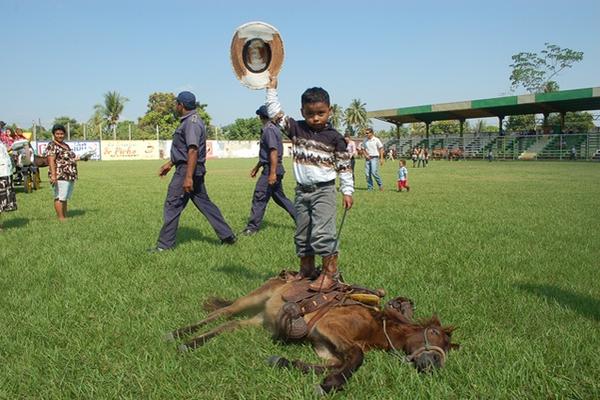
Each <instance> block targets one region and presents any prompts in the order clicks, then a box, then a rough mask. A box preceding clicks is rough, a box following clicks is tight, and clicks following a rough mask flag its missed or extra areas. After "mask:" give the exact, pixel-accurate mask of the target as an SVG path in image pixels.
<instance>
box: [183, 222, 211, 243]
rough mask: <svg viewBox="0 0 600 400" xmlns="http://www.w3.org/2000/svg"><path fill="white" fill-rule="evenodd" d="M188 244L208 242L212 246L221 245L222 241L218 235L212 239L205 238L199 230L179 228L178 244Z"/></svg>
mask: <svg viewBox="0 0 600 400" xmlns="http://www.w3.org/2000/svg"><path fill="white" fill-rule="evenodd" d="M186 242H206V243H210V244H218V245H220V244H221V241H220V240H219V238H218V237H217V236H216V235H213V236H211V237H207V236H204V235H203V234H202V233H201V232H200V231H199V230H198V229H196V228H188V227H185V226H183V227H179V229H177V243H178V244H182V243H186Z"/></svg>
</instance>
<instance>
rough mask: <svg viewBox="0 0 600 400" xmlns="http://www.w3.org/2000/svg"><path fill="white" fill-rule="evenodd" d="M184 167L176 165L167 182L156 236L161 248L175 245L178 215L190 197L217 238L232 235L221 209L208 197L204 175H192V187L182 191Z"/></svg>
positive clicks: (185, 166)
mask: <svg viewBox="0 0 600 400" xmlns="http://www.w3.org/2000/svg"><path fill="white" fill-rule="evenodd" d="M186 168H187V165H186V164H181V165H178V166H177V168H176V170H175V174H174V175H173V178H172V179H171V183H170V184H169V190H168V191H167V198H166V200H165V205H164V224H163V227H162V229H161V230H160V234H159V236H158V247H160V248H162V249H170V248H172V247H174V246H175V237H176V234H177V226H178V225H179V217H180V216H181V212H182V211H183V209H184V208H185V206H186V205H187V203H188V200H190V199H192V202H193V203H194V205H195V206H196V208H197V209H198V210H199V211H200V212H201V213H202V215H204V216H205V217H206V219H207V220H208V223H209V224H210V225H211V226H212V227H213V229H214V230H215V232H216V233H217V236H218V237H219V239H221V240H222V239H225V238H228V237H230V236H233V232H232V231H231V228H230V227H229V225H227V222H225V219H224V218H223V215H222V214H221V211H220V210H219V209H218V208H217V206H216V205H215V204H214V203H213V202H212V201H211V200H210V199H209V198H208V193H206V186H205V185H204V175H195V176H194V189H193V191H192V192H190V193H185V192H184V191H183V180H184V178H185V173H186Z"/></svg>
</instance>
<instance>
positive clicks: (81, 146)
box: [35, 140, 104, 160]
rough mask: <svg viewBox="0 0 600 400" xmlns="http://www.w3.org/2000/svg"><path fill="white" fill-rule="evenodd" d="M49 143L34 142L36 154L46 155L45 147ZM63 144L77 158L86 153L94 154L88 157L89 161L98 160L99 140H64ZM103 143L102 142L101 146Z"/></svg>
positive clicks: (42, 141) (43, 141) (46, 141)
mask: <svg viewBox="0 0 600 400" xmlns="http://www.w3.org/2000/svg"><path fill="white" fill-rule="evenodd" d="M48 143H50V141H49V140H38V141H37V142H35V148H36V149H37V154H39V155H44V154H45V153H46V146H48ZM65 143H66V144H68V145H69V147H70V148H71V150H73V152H75V154H76V155H77V156H81V155H82V154H84V153H87V152H92V151H93V152H94V155H92V156H91V157H90V160H100V154H101V153H100V149H101V145H100V143H101V142H100V141H99V140H65ZM103 143H104V142H102V144H103Z"/></svg>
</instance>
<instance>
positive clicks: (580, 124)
mask: <svg viewBox="0 0 600 400" xmlns="http://www.w3.org/2000/svg"><path fill="white" fill-rule="evenodd" d="M548 124H549V125H550V126H556V127H559V128H560V114H550V116H549V117H548ZM593 129H594V116H593V115H592V114H590V113H588V112H585V111H583V112H568V113H566V115H565V126H564V131H565V132H569V131H572V132H575V133H590V132H591V131H592V130H593Z"/></svg>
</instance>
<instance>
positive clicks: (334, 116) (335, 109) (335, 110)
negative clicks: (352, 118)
mask: <svg viewBox="0 0 600 400" xmlns="http://www.w3.org/2000/svg"><path fill="white" fill-rule="evenodd" d="M343 118H344V110H343V109H342V107H340V106H339V105H338V104H334V105H332V106H331V116H330V117H329V121H330V122H331V125H333V127H334V128H335V129H336V130H339V129H340V126H341V124H342V119H343Z"/></svg>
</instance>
